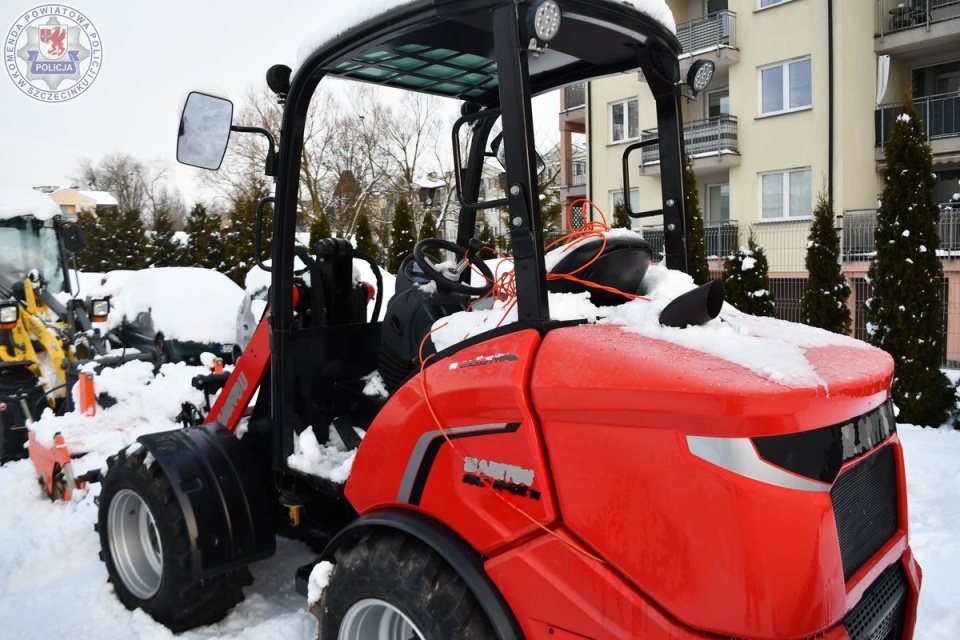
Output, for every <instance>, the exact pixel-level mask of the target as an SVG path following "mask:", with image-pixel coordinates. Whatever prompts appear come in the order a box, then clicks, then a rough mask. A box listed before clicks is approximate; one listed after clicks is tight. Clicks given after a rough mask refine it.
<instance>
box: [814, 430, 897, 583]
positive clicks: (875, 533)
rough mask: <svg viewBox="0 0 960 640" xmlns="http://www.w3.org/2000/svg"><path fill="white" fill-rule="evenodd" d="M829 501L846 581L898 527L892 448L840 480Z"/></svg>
mask: <svg viewBox="0 0 960 640" xmlns="http://www.w3.org/2000/svg"><path fill="white" fill-rule="evenodd" d="M830 499H831V501H832V502H833V515H834V518H836V523H837V535H838V537H839V539H840V556H841V559H842V560H843V578H844V580H849V579H850V576H852V575H853V574H854V573H856V572H857V570H858V569H859V568H860V567H862V566H863V565H864V563H865V562H866V561H867V560H869V559H870V558H871V556H873V554H875V553H876V552H877V551H879V550H880V548H881V547H882V546H883V545H884V544H885V543H886V542H887V541H888V540H889V539H890V538H892V537H893V536H894V534H896V533H897V529H898V528H899V509H898V505H897V471H896V460H895V458H894V450H893V447H889V446H887V447H882V448H881V449H879V450H878V451H877V452H876V453H874V454H872V455H870V456H868V457H867V458H865V459H864V460H863V462H861V463H860V464H858V465H857V466H855V467H853V468H851V469H850V470H849V471H847V472H846V473H844V474H843V475H841V476H840V477H839V478H837V481H836V483H835V484H834V485H833V488H832V489H831V490H830Z"/></svg>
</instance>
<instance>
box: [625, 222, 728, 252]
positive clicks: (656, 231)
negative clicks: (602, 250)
mask: <svg viewBox="0 0 960 640" xmlns="http://www.w3.org/2000/svg"><path fill="white" fill-rule="evenodd" d="M704 232H705V233H704V235H705V237H704V240H705V241H706V249H707V258H708V259H711V260H713V259H720V258H724V257H726V256H728V255H730V254H731V253H733V252H734V251H735V250H736V249H737V247H738V246H739V243H740V227H739V224H738V223H737V221H736V220H724V221H722V222H720V221H710V220H708V221H706V222H704ZM641 235H643V238H644V240H646V241H647V242H648V243H649V244H650V246H651V247H652V248H653V259H654V260H659V259H660V258H661V257H662V256H663V242H664V237H663V225H653V226H646V227H643V229H642V230H641Z"/></svg>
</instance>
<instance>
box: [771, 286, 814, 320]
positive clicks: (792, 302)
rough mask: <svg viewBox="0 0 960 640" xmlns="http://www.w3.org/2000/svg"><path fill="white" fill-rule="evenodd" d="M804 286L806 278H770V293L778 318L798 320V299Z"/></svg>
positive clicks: (801, 297) (799, 299)
mask: <svg viewBox="0 0 960 640" xmlns="http://www.w3.org/2000/svg"><path fill="white" fill-rule="evenodd" d="M806 288H807V279H806V278H770V293H771V295H773V300H774V309H776V314H777V317H778V318H780V319H781V320H789V321H790V322H800V301H801V300H802V299H803V292H804V291H805V290H806Z"/></svg>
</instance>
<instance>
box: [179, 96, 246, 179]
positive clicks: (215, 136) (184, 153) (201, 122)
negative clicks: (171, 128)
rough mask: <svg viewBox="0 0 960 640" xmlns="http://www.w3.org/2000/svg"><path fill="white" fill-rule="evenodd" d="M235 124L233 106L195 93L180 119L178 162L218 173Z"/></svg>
mask: <svg viewBox="0 0 960 640" xmlns="http://www.w3.org/2000/svg"><path fill="white" fill-rule="evenodd" d="M232 124H233V103H232V102H230V101H229V100H227V99H226V98H218V97H216V96H211V95H207V94H205V93H199V92H197V91H191V92H190V94H189V95H188V96H187V100H186V102H184V105H183V112H182V113H181V115H180V132H179V135H178V137H177V162H181V163H183V164H186V165H190V166H191V167H200V168H201V169H211V170H214V171H216V170H217V169H219V168H220V165H221V164H222V163H223V157H224V155H225V154H226V153H227V143H228V142H229V141H230V126H231V125H232Z"/></svg>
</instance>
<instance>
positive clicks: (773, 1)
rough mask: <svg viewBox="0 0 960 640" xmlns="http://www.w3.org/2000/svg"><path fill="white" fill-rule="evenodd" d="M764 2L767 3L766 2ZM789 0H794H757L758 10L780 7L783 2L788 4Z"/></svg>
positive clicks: (791, 0)
mask: <svg viewBox="0 0 960 640" xmlns="http://www.w3.org/2000/svg"><path fill="white" fill-rule="evenodd" d="M764 2H766V3H767V4H764ZM788 2H793V0H757V11H763V10H764V9H772V8H773V7H779V6H780V5H781V4H786V3H788Z"/></svg>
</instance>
